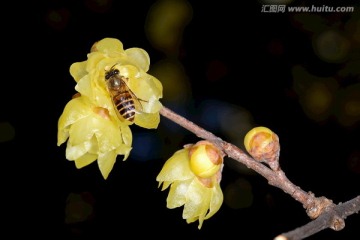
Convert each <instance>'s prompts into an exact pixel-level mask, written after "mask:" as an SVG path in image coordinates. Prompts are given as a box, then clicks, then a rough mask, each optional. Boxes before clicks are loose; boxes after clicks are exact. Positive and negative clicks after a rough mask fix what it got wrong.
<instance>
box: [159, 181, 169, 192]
mask: <svg viewBox="0 0 360 240" xmlns="http://www.w3.org/2000/svg"><path fill="white" fill-rule="evenodd" d="M161 184H162V188H161V191H164V190H165V189H167V188H168V187H169V186H170V184H172V182H171V181H164V182H159V187H160V186H161Z"/></svg>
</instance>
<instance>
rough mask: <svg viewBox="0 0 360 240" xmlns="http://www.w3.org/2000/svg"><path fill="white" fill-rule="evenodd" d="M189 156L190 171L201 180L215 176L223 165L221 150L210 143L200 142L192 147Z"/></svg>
mask: <svg viewBox="0 0 360 240" xmlns="http://www.w3.org/2000/svg"><path fill="white" fill-rule="evenodd" d="M189 155H190V169H191V171H192V172H193V173H194V174H195V175H196V176H198V177H200V178H209V177H212V176H214V175H215V174H216V173H217V172H218V171H219V170H220V168H221V166H222V163H223V156H222V154H221V152H220V150H219V149H218V148H217V147H216V146H215V145H213V144H212V143H210V142H208V141H200V142H198V143H196V144H195V145H193V146H191V148H190V152H189Z"/></svg>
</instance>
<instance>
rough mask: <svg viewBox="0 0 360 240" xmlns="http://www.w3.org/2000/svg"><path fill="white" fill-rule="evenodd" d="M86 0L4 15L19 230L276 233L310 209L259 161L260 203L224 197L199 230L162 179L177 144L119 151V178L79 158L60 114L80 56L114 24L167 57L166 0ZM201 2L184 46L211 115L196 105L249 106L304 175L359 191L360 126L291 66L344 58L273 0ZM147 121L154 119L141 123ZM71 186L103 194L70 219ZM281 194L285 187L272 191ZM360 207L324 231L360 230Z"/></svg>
mask: <svg viewBox="0 0 360 240" xmlns="http://www.w3.org/2000/svg"><path fill="white" fill-rule="evenodd" d="M86 2H92V1H70V0H69V1H60V0H57V1H56V0H49V1H37V2H36V3H29V2H26V3H22V2H14V3H12V5H11V6H10V5H4V8H3V13H5V12H8V16H5V15H4V14H3V15H2V16H1V18H2V19H1V20H2V21H1V22H2V23H1V24H2V25H3V27H2V31H3V34H2V45H3V48H2V52H3V56H2V57H3V74H4V75H3V78H2V87H1V92H2V94H1V105H2V113H1V120H2V121H7V122H9V123H11V125H12V126H13V127H14V129H15V138H14V139H13V140H11V141H7V142H3V143H1V147H2V151H1V152H2V153H3V156H2V161H3V163H4V164H3V168H2V169H3V171H2V183H3V189H2V195H3V197H2V199H3V201H4V204H3V210H4V219H3V220H4V222H5V231H6V230H9V234H10V236H18V235H22V234H26V235H27V236H34V237H44V236H46V237H48V238H56V237H59V238H63V239H82V238H85V237H103V238H109V237H112V238H117V239H124V238H140V237H143V236H145V237H151V238H153V237H154V238H157V239H169V238H179V239H180V238H187V239H205V238H211V237H213V236H215V235H216V236H219V237H221V238H224V239H228V238H242V239H244V237H245V236H247V237H248V236H251V237H253V238H261V239H272V238H274V237H275V236H276V235H278V234H279V233H282V232H286V231H289V230H292V229H294V228H296V227H299V226H301V225H303V224H305V223H307V222H308V221H309V219H308V217H307V216H306V213H305V211H304V209H303V208H302V206H301V204H299V203H297V202H296V201H295V200H294V199H292V198H291V197H290V196H288V195H287V194H285V193H283V192H282V191H281V190H279V189H277V188H274V187H272V186H269V185H268V184H267V182H266V180H265V179H263V178H261V177H260V176H258V175H256V174H254V175H244V176H243V177H244V178H246V179H247V181H249V182H251V185H252V189H253V195H254V201H253V204H252V205H251V207H248V208H243V209H232V208H230V207H228V206H227V205H225V204H224V205H223V206H222V208H221V209H220V210H219V212H218V213H216V214H215V215H214V216H213V217H212V218H211V219H209V220H206V221H205V222H204V225H203V228H202V229H201V230H198V229H197V223H194V224H186V222H185V220H183V219H182V218H181V213H182V208H179V209H173V210H169V209H167V208H166V200H165V199H166V196H167V192H168V191H164V192H161V191H160V190H159V189H158V188H157V182H156V181H155V177H156V175H157V174H158V172H159V171H160V169H161V167H162V164H163V163H164V161H165V160H166V159H167V158H168V157H169V155H168V153H167V152H166V154H163V157H161V158H156V159H153V160H152V161H146V162H143V161H136V160H132V157H131V156H130V158H129V159H128V160H127V161H125V162H122V161H121V160H118V161H117V163H116V164H115V167H114V169H113V170H112V172H111V174H110V177H109V179H107V180H103V179H102V177H101V175H100V172H99V170H98V168H97V165H96V164H92V165H89V166H87V167H85V168H83V169H81V170H78V169H76V168H75V166H74V164H73V162H69V161H67V160H66V159H65V146H64V145H62V146H60V147H58V146H57V145H56V142H57V139H56V138H57V121H58V118H59V116H60V115H61V113H62V111H63V108H64V106H65V105H66V103H67V102H68V101H69V99H70V98H71V96H72V94H73V93H74V86H75V82H74V80H73V79H72V78H71V76H70V74H69V67H70V65H71V64H72V63H74V62H77V61H83V60H85V59H86V54H87V53H88V52H89V50H90V47H91V45H92V44H93V43H94V42H96V41H98V40H100V39H102V38H104V37H114V38H118V39H120V40H121V41H122V42H123V44H124V47H125V48H130V47H141V48H143V49H145V50H146V51H147V52H148V53H149V55H150V58H151V62H157V61H158V60H161V59H162V58H163V57H164V54H163V53H162V52H161V51H159V50H157V49H155V48H154V47H153V46H152V45H151V44H150V43H149V41H148V40H147V37H146V35H145V32H144V22H145V19H146V15H147V13H148V11H149V8H150V6H151V5H152V4H153V3H154V1H144V2H143V1H115V0H114V1H112V4H111V6H110V8H108V9H105V10H104V11H103V12H97V11H94V9H93V8H91V7H89V5H87V4H86ZM94 2H95V1H94ZM325 4H328V5H329V4H330V3H329V2H327V3H325ZM339 4H340V5H341V6H344V5H345V3H344V2H343V1H339V3H338V4H334V5H335V6H337V5H339ZM191 5H192V8H193V17H192V20H191V22H190V23H189V24H188V25H187V26H186V28H185V30H184V35H183V40H182V45H181V54H180V57H179V61H180V62H181V63H182V64H183V67H184V69H185V72H186V74H187V76H188V77H189V79H190V83H191V91H192V93H191V95H192V103H191V106H189V109H190V110H189V112H190V113H191V114H188V115H187V117H188V118H189V119H190V120H193V121H194V122H197V120H198V118H197V115H196V113H197V112H196V109H197V108H196V107H197V106H198V105H199V104H200V103H201V102H202V101H203V100H206V99H216V100H219V101H224V102H228V103H231V104H234V105H239V106H242V107H243V108H246V109H247V110H248V111H249V112H251V114H252V116H253V118H254V122H255V123H256V124H259V125H265V126H268V127H270V128H271V129H273V130H274V131H275V132H276V133H277V134H278V135H279V137H280V142H281V144H282V145H281V146H282V151H281V160H280V161H282V159H284V160H283V162H282V167H283V169H284V171H285V172H286V173H287V176H288V177H289V179H290V180H292V181H293V182H294V183H295V184H297V185H299V186H300V187H302V189H304V190H305V191H312V192H314V193H315V195H316V196H322V195H324V196H326V197H328V198H330V199H332V200H333V201H334V202H335V203H338V202H345V201H347V200H349V199H351V198H353V197H355V196H357V195H359V180H360V178H359V173H356V172H354V171H351V170H350V169H349V167H348V161H347V159H348V158H349V156H350V155H351V153H353V152H354V151H355V152H356V151H359V140H358V136H359V127H358V125H353V126H352V127H351V128H347V127H343V126H341V125H339V124H338V123H337V122H336V121H335V120H334V119H331V118H330V119H328V120H327V121H325V122H321V123H318V122H315V121H312V120H311V119H309V118H308V117H307V116H306V115H305V114H304V112H303V110H302V109H301V106H300V104H299V102H298V99H297V98H296V97H295V96H294V95H295V94H294V92H293V91H292V90H291V88H292V82H291V78H292V76H291V71H290V68H291V66H293V65H295V64H304V65H305V66H307V67H309V68H310V69H311V68H313V69H316V70H317V71H318V72H319V73H320V74H321V72H322V71H325V70H326V69H329V68H335V69H336V68H340V67H341V66H339V65H336V64H335V65H331V64H324V63H320V61H319V60H318V59H317V57H316V56H315V55H314V53H313V50H312V45H311V40H309V37H308V35H307V34H306V33H305V32H304V31H301V30H299V28H296V27H294V25H293V24H292V21H291V20H290V19H291V13H285V14H279V13H278V14H264V13H261V3H258V2H255V1H253V2H252V3H238V4H235V1H234V2H231V1H209V2H204V3H199V2H198V1H196V2H195V1H194V2H191ZM294 5H296V3H294ZM309 5H310V3H309ZM348 5H352V6H355V11H357V12H359V10H360V7H359V6H358V5H355V4H354V2H351V1H348ZM51 10H61V11H66V12H67V13H66V14H69V15H68V19H67V20H66V21H65V22H64V25H61V24H60V25H56V26H54V25H52V24H50V23H49V22H48V21H47V18H46V16H47V14H48V12H49V11H51ZM66 14H65V15H66ZM66 16H67V15H66ZM346 17H347V16H346V14H344V16H340V17H339V16H338V18H344V19H346ZM330 21H331V20H330ZM274 39H275V40H279V41H280V42H281V43H282V44H283V47H284V49H285V50H282V51H280V52H281V53H280V54H274V53H273V52H271V51H269V47H268V46H269V44H270V43H271V42H272V40H274ZM214 59H218V60H221V61H222V62H223V63H224V64H225V65H226V66H227V75H225V76H224V77H223V78H221V79H219V80H217V81H209V80H208V79H207V75H206V74H207V70H208V69H207V66H208V64H209V62H211V61H212V60H214ZM314 71H315V70H314ZM160 81H161V79H160ZM355 81H357V82H358V81H359V77H358V76H357V78H356V79H355ZM185 108H186V106H185ZM209 117H211V116H209ZM162 121H164V123H166V122H167V121H168V120H166V119H163V118H162ZM161 124H162V122H161V123H160V125H161ZM239 124H241V123H239ZM134 131H141V130H139V129H136V127H134ZM182 133H183V134H184V135H185V137H184V138H183V139H181V140H179V141H178V142H179V148H180V147H181V144H185V143H189V142H193V141H194V140H195V139H196V138H195V137H194V136H192V135H191V134H189V133H188V132H186V131H183V132H182ZM219 134H220V135H221V133H219ZM222 137H223V136H222ZM169 138H170V140H169V139H168V140H169V141H174V142H176V140H172V139H171V136H169ZM165 146H166V145H165ZM172 147H173V146H172ZM164 151H166V150H164ZM226 161H227V160H226ZM229 161H230V160H229ZM223 174H224V176H223V181H222V184H224V186H225V185H226V184H228V183H230V182H233V181H234V180H235V179H237V178H238V177H240V176H239V174H241V173H239V172H237V171H236V170H235V169H234V168H232V167H231V164H229V165H225V168H224V173H223ZM71 193H85V194H90V195H91V198H92V199H94V201H95V204H94V212H93V216H92V217H91V219H88V220H87V221H85V222H82V223H77V224H66V223H65V218H66V212H65V207H66V199H67V197H68V196H69V194H71ZM267 196H271V201H270V202H271V204H270V203H269V201H266V199H267ZM359 219H360V218H359V216H358V215H353V216H350V217H349V218H348V219H347V220H346V227H345V229H344V230H342V231H340V232H334V231H332V230H329V229H327V230H324V231H322V232H321V233H318V234H316V235H314V236H312V237H310V239H356V236H360V233H359V230H358V227H359V226H360V225H359V223H360V221H359Z"/></svg>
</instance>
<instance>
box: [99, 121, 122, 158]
mask: <svg viewBox="0 0 360 240" xmlns="http://www.w3.org/2000/svg"><path fill="white" fill-rule="evenodd" d="M93 127H94V128H96V129H94V130H95V136H96V138H97V141H98V143H99V151H100V152H109V151H113V150H115V149H116V148H117V147H119V146H120V145H121V144H122V139H121V132H120V129H119V127H118V126H117V125H115V124H114V123H113V122H112V121H110V120H107V119H104V118H102V117H100V116H96V117H94V118H93Z"/></svg>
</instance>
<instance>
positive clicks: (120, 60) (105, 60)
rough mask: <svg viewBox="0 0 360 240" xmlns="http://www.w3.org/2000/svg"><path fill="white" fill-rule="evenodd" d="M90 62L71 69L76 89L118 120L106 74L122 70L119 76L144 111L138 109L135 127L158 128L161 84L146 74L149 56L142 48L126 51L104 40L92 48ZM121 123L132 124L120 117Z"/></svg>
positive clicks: (118, 44)
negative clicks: (138, 100)
mask: <svg viewBox="0 0 360 240" xmlns="http://www.w3.org/2000/svg"><path fill="white" fill-rule="evenodd" d="M87 58H88V59H87V60H86V61H83V62H76V63H73V64H72V65H71V66H70V74H71V75H72V76H73V78H74V79H75V81H76V82H77V85H76V86H75V89H76V90H77V91H78V92H79V93H81V95H82V96H86V97H88V98H89V99H90V101H91V102H92V103H93V104H94V105H96V106H99V107H102V108H106V109H108V111H109V113H110V115H111V116H113V117H115V116H118V115H119V114H118V113H116V111H117V109H116V108H115V107H114V105H113V102H112V97H111V96H110V93H109V90H108V88H107V85H106V80H105V75H106V72H107V71H109V70H110V69H111V68H112V67H113V68H115V69H117V70H119V76H121V77H123V79H125V83H126V85H127V87H128V89H130V92H132V93H133V94H134V95H135V97H136V98H138V99H140V103H141V107H142V109H136V110H137V111H136V114H135V120H134V123H135V124H136V125H139V126H140V127H144V128H157V126H158V124H159V121H160V114H159V111H160V109H161V107H162V104H161V103H160V101H159V99H160V98H162V84H161V82H160V81H159V80H158V79H157V78H155V77H154V76H152V75H150V74H148V73H146V72H147V71H148V70H149V66H150V58H149V55H148V54H147V52H146V51H145V50H143V49H141V48H129V49H126V50H124V49H123V44H122V43H121V42H120V41H119V40H118V39H115V38H104V39H102V40H101V41H98V42H96V43H95V44H94V45H93V46H92V48H91V52H90V53H89V54H88V55H87ZM135 100H136V99H135ZM118 119H119V121H120V122H125V124H129V125H130V124H132V123H133V122H130V121H126V120H125V119H123V118H121V117H118Z"/></svg>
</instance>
